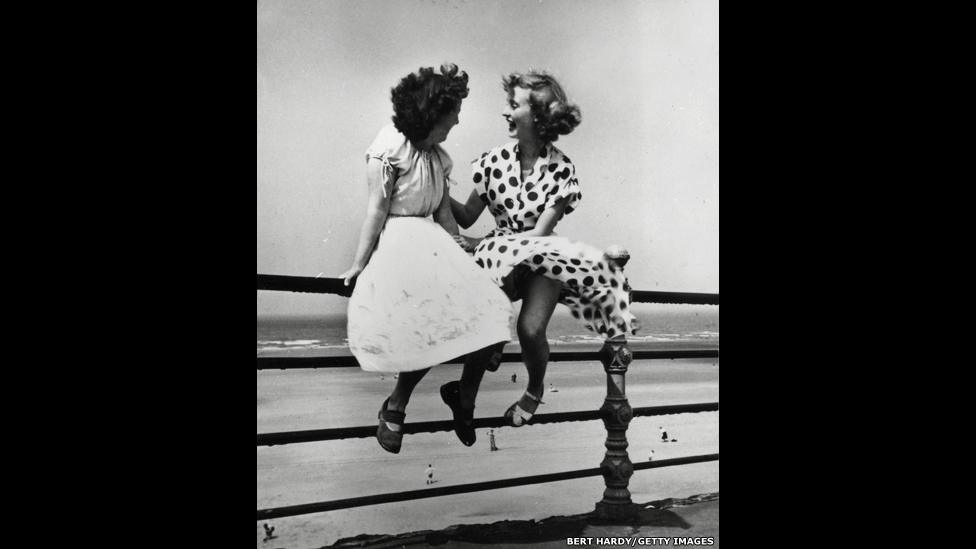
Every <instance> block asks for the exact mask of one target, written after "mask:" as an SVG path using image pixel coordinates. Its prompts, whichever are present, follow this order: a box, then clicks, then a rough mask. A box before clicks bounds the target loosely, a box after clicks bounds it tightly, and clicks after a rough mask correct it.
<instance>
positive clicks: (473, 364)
mask: <svg viewBox="0 0 976 549" xmlns="http://www.w3.org/2000/svg"><path fill="white" fill-rule="evenodd" d="M504 348H505V342H504V341H502V342H501V343H496V344H494V345H489V346H487V347H485V348H483V349H478V350H477V351H474V352H472V353H468V354H467V356H465V357H464V369H463V370H462V371H461V385H460V396H461V407H462V408H465V409H467V410H470V409H472V408H474V403H475V399H476V398H477V396H478V388H479V387H480V386H481V379H482V378H483V377H484V375H485V370H487V369H494V368H496V367H497V366H498V363H499V362H500V361H501V359H502V349H504Z"/></svg>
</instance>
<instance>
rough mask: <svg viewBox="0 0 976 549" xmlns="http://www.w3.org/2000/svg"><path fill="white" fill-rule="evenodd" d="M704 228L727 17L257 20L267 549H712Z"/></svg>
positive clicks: (551, 1) (262, 500)
mask: <svg viewBox="0 0 976 549" xmlns="http://www.w3.org/2000/svg"><path fill="white" fill-rule="evenodd" d="M719 232H720V231H719V3H718V1H717V0H605V1H597V0H258V2H257V439H258V447H257V524H256V531H257V547H259V548H289V549H313V548H320V547H406V546H416V547H425V546H433V545H437V546H447V547H451V546H454V547H460V546H471V544H481V545H485V544H487V545H491V546H498V547H510V546H546V547H566V546H569V545H583V546H599V545H606V546H631V547H632V546H636V545H642V546H643V545H666V546H673V545H696V546H702V545H703V546H709V547H717V546H718V545H719V413H718V410H719V404H718V401H719ZM730 329H731V328H730ZM727 335H728V334H727ZM731 341H732V340H730V342H731ZM730 349H731V348H729V349H726V350H727V351H729V350H730ZM728 356H732V355H728ZM727 488H728V487H727ZM730 497H731V496H730Z"/></svg>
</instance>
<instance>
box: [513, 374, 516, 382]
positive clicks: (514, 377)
mask: <svg viewBox="0 0 976 549" xmlns="http://www.w3.org/2000/svg"><path fill="white" fill-rule="evenodd" d="M515 379H516V376H515V374H512V383H515Z"/></svg>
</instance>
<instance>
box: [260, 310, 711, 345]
mask: <svg viewBox="0 0 976 549" xmlns="http://www.w3.org/2000/svg"><path fill="white" fill-rule="evenodd" d="M632 311H633V312H634V314H635V315H637V318H638V319H640V322H641V329H640V331H638V333H637V334H636V335H628V336H627V340H628V341H629V342H631V343H634V344H647V345H653V344H655V343H662V344H665V343H689V344H705V345H708V346H710V347H711V346H717V345H718V341H719V316H718V307H717V306H707V305H706V306H702V305H687V306H674V305H670V306H666V307H661V306H657V305H650V304H635V305H634V306H633V307H632ZM516 314H517V312H516ZM513 330H514V327H513ZM547 332H548V337H549V343H550V345H553V346H560V345H576V344H587V343H593V344H600V343H602V342H603V337H602V336H600V335H599V334H596V333H594V332H590V331H588V330H587V329H586V328H585V327H584V326H583V324H582V322H580V321H579V320H577V319H575V318H573V317H572V316H571V315H570V314H569V312H568V310H567V309H565V308H563V307H560V308H558V309H557V310H556V312H555V313H554V314H553V317H552V320H550V322H549V328H548V331H547ZM512 335H513V340H512V341H513V343H517V338H515V337H514V331H513V334H512ZM343 349H348V341H347V339H346V314H345V313H344V312H339V313H323V314H318V315H307V314H306V315H259V316H258V317H257V352H258V356H260V355H262V354H278V353H281V352H287V351H295V352H309V351H315V350H323V352H324V351H326V350H329V351H330V352H336V351H341V350H343Z"/></svg>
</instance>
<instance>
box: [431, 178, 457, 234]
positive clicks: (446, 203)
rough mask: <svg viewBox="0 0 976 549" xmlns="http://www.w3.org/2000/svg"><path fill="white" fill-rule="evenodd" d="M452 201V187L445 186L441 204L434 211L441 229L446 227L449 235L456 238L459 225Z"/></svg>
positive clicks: (435, 218) (435, 219)
mask: <svg viewBox="0 0 976 549" xmlns="http://www.w3.org/2000/svg"><path fill="white" fill-rule="evenodd" d="M451 200H452V198H451V193H450V187H449V186H448V185H444V194H443V195H442V196H441V203H440V205H439V206H437V210H435V211H434V221H436V222H437V224H439V225H440V226H441V227H444V230H445V231H447V234H449V235H451V236H456V235H457V234H458V224H457V221H456V220H455V219H454V213H453V208H452V207H451Z"/></svg>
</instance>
